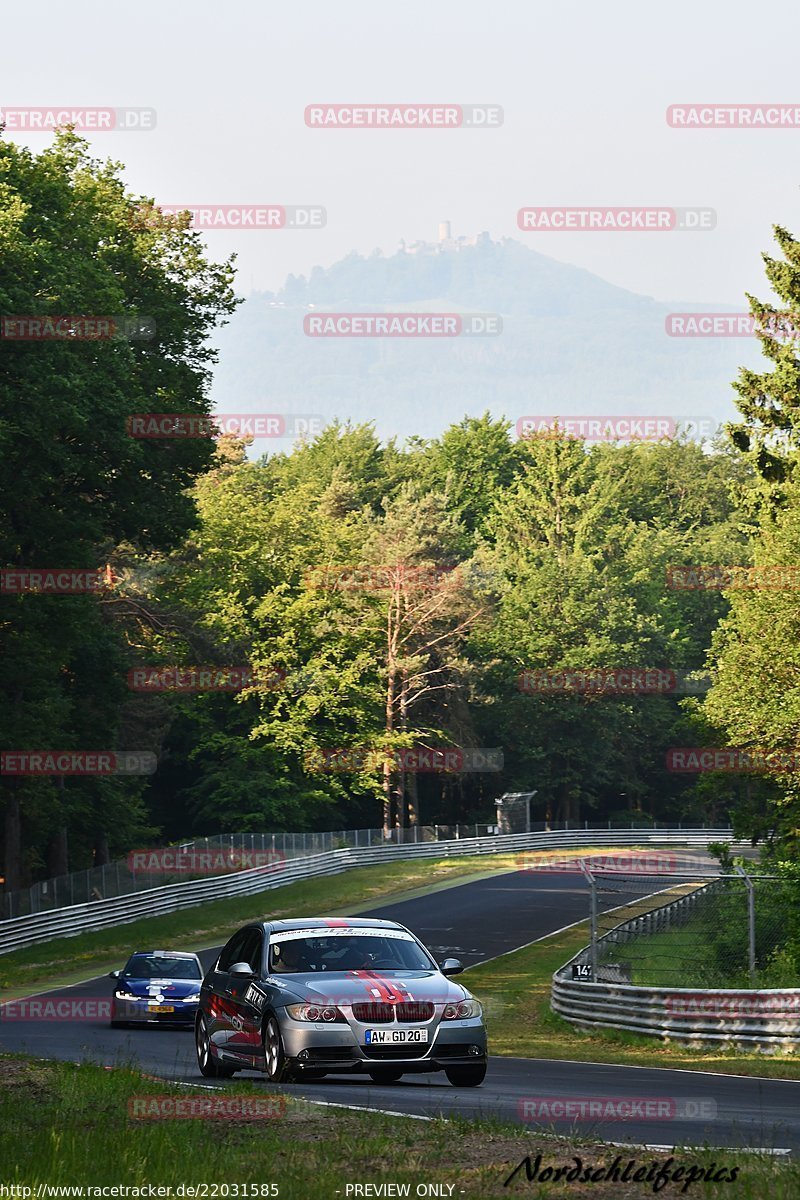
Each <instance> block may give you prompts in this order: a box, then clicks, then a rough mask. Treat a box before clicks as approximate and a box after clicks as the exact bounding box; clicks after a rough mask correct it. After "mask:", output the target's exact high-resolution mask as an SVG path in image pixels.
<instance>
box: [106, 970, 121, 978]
mask: <svg viewBox="0 0 800 1200" xmlns="http://www.w3.org/2000/svg"><path fill="white" fill-rule="evenodd" d="M121 974H122V971H109V972H108V978H109V979H119V977H120V975H121Z"/></svg>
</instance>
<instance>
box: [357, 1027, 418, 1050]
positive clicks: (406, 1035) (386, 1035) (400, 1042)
mask: <svg viewBox="0 0 800 1200" xmlns="http://www.w3.org/2000/svg"><path fill="white" fill-rule="evenodd" d="M427 1040H428V1031H427V1029H368V1030H367V1032H366V1044H367V1045H368V1046H406V1045H408V1044H409V1043H419V1042H427Z"/></svg>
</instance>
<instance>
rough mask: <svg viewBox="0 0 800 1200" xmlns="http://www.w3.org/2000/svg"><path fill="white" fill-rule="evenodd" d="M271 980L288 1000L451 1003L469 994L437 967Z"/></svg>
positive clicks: (275, 978) (283, 977) (309, 974)
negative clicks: (424, 969)
mask: <svg viewBox="0 0 800 1200" xmlns="http://www.w3.org/2000/svg"><path fill="white" fill-rule="evenodd" d="M265 982H268V983H269V984H272V985H273V986H276V987H278V988H280V990H281V991H282V992H284V993H286V1003H287V1004H291V1003H292V1002H293V1001H295V1000H299V1001H302V1002H304V1003H306V1004H324V1003H325V1004H337V1005H340V1006H341V1005H345V1004H369V1003H376V1004H380V1003H385V1004H396V1003H399V1002H401V1001H403V1000H428V1001H432V1002H433V1003H434V1004H450V1003H455V1002H457V1001H459V1000H464V999H465V998H466V997H468V996H469V995H470V993H469V992H468V991H467V989H466V988H464V987H461V986H460V985H459V984H456V983H452V982H451V981H450V980H449V979H447V978H446V977H445V976H444V975H441V974H440V973H439V972H438V971H347V972H338V971H331V972H327V971H323V972H318V971H309V972H307V973H304V974H302V975H286V976H275V975H271V976H270V977H269V979H268V980H266V981H265Z"/></svg>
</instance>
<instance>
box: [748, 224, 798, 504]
mask: <svg viewBox="0 0 800 1200" xmlns="http://www.w3.org/2000/svg"><path fill="white" fill-rule="evenodd" d="M774 234H775V240H776V241H777V243H778V246H779V247H780V249H781V251H782V252H783V256H784V257H783V260H780V259H775V258H772V257H771V256H769V255H767V254H764V255H762V257H763V259H764V264H765V269H766V276H767V280H768V281H769V284H770V286H771V287H772V289H773V291H774V292H775V293H776V295H777V296H778V297H779V298H780V299H781V300H782V301H783V302H784V305H785V307H784V308H783V309H777V308H775V307H774V306H773V305H771V304H768V303H765V302H763V301H760V300H757V299H756V297H755V296H751V295H750V294H749V293H748V296H747V299H748V301H749V304H750V312H751V313H752V315H753V316H754V317H755V319H756V328H757V331H758V337H759V341H760V342H761V349H762V352H763V354H764V356H765V357H766V358H767V359H769V360H770V362H771V363H772V364H773V366H772V369H771V370H766V371H762V372H758V371H751V370H748V369H744V368H743V369H742V370H741V371H740V373H739V379H738V380H737V382H736V383H735V384H734V387H735V388H736V391H737V392H738V394H739V398H738V400H737V405H738V407H739V410H740V412H741V414H742V417H743V420H741V421H739V422H737V423H735V424H734V425H733V426H732V427H731V436H732V438H733V441H734V444H735V445H736V446H737V447H738V448H739V449H740V450H743V451H746V452H749V454H750V455H751V457H752V460H753V462H754V464H755V467H756V470H757V471H758V473H759V475H760V476H761V478H762V479H763V480H764V481H765V482H766V483H767V484H768V485H770V487H771V491H772V492H773V496H774V498H777V497H778V495H779V486H780V483H781V481H782V480H784V479H785V478H786V476H787V470H788V469H789V467H790V466H793V465H794V462H795V461H796V455H794V454H793V451H796V450H797V449H798V446H800V441H799V440H798V435H800V358H798V354H797V339H798V337H799V336H800V242H798V241H797V240H796V239H795V238H794V237H792V235H791V234H790V233H789V232H788V230H786V229H784V228H783V227H782V226H780V225H776V226H775V227H774Z"/></svg>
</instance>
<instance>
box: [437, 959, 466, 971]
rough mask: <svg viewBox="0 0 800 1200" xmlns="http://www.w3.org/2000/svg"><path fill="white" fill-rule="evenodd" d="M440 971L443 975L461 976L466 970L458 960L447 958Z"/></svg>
mask: <svg viewBox="0 0 800 1200" xmlns="http://www.w3.org/2000/svg"><path fill="white" fill-rule="evenodd" d="M439 970H440V971H441V972H442V974H443V975H460V974H461V972H462V971H463V970H464V964H463V963H462V962H459V960H458V959H457V958H446V959H445V960H444V962H443V963H442V965H441V967H440V968H439Z"/></svg>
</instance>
